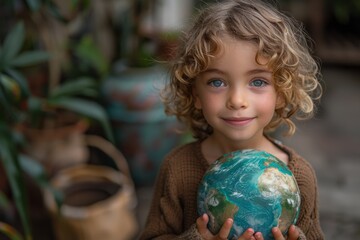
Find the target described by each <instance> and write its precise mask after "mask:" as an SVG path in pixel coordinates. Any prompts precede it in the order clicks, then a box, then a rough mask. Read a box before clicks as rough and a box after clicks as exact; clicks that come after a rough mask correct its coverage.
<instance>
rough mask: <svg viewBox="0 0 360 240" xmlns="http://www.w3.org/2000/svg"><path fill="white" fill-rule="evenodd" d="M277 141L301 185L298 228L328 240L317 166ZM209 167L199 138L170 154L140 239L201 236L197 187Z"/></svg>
mask: <svg viewBox="0 0 360 240" xmlns="http://www.w3.org/2000/svg"><path fill="white" fill-rule="evenodd" d="M275 144H277V145H278V146H279V147H280V148H281V149H282V150H283V151H285V152H287V153H288V154H289V164H288V167H289V168H290V170H291V171H292V172H293V174H294V176H295V178H296V180H297V183H298V185H299V188H300V192H301V209H300V215H299V218H298V221H297V224H296V225H297V227H298V228H300V229H301V232H302V233H303V234H304V235H305V236H306V239H308V240H315V239H316V240H322V239H324V235H323V233H322V230H321V228H320V223H319V213H318V199H317V195H318V193H317V182H316V176H315V173H314V170H313V168H312V167H311V166H310V164H309V163H308V162H307V161H306V160H304V159H303V158H302V157H300V156H299V155H297V154H296V153H295V152H294V151H293V150H292V149H290V148H288V147H285V146H284V145H281V144H279V143H278V142H276V143H275ZM208 167H209V164H208V162H207V161H206V159H205V158H204V156H203V154H202V152H201V142H199V141H197V142H193V143H190V144H187V145H184V146H181V147H179V148H176V149H174V150H173V151H172V152H170V153H169V154H168V156H167V157H166V158H165V159H164V162H163V164H162V166H161V169H160V171H159V174H158V177H157V181H156V185H155V191H154V196H153V200H152V204H151V208H150V212H149V215H148V218H147V221H146V225H145V229H144V230H143V232H142V234H141V236H140V240H145V239H201V237H200V235H199V233H198V232H197V230H196V225H195V223H196V219H197V218H198V214H197V189H198V186H199V183H200V181H201V179H202V177H203V175H204V173H205V171H206V169H207V168H208ZM301 239H305V237H302V238H301Z"/></svg>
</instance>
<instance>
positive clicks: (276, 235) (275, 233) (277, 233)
mask: <svg viewBox="0 0 360 240" xmlns="http://www.w3.org/2000/svg"><path fill="white" fill-rule="evenodd" d="M272 234H273V236H274V238H275V240H285V238H284V236H283V235H282V232H281V231H280V229H279V228H278V227H274V228H273V229H272Z"/></svg>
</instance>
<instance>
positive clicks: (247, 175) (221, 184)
mask: <svg viewBox="0 0 360 240" xmlns="http://www.w3.org/2000/svg"><path fill="white" fill-rule="evenodd" d="M299 210H300V192H299V188H298V186H297V183H296V180H295V178H294V176H293V174H292V172H291V171H290V170H289V169H288V167H287V166H286V165H285V164H284V163H283V162H282V161H281V160H279V159H277V158H276V157H275V156H273V155H271V154H269V153H267V152H264V151H257V150H241V151H235V152H231V153H227V154H224V155H223V156H222V157H220V158H219V159H218V160H217V161H215V162H214V163H213V164H212V165H211V166H210V168H209V169H208V170H207V172H206V173H205V175H204V177H203V180H202V181H201V183H200V186H199V189H198V213H199V215H202V214H203V213H207V214H208V215H209V224H208V228H209V230H210V231H211V232H212V233H213V234H216V233H218V232H219V230H220V228H221V226H222V225H223V223H224V222H225V220H226V219H227V218H232V219H233V220H234V224H233V227H232V229H231V232H230V235H229V239H237V238H238V237H239V236H240V235H241V234H242V233H243V232H244V231H245V230H246V229H247V228H249V227H251V228H253V229H254V230H255V231H256V232H261V233H262V234H263V236H264V239H266V240H270V239H274V238H273V236H272V233H271V229H272V228H273V227H275V226H278V227H279V228H280V230H281V231H282V232H283V234H284V235H285V234H286V233H287V230H288V228H289V227H290V225H291V224H294V223H295V222H296V220H297V217H298V214H299Z"/></svg>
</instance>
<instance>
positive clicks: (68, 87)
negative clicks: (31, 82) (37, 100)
mask: <svg viewBox="0 0 360 240" xmlns="http://www.w3.org/2000/svg"><path fill="white" fill-rule="evenodd" d="M97 87H98V85H97V83H96V81H95V80H94V79H91V78H86V77H84V78H78V79H73V80H68V81H67V82H65V83H63V84H62V85H59V86H57V87H56V88H55V89H54V90H53V91H52V92H51V93H50V97H51V98H57V97H62V96H76V95H78V96H87V97H97V96H98V95H99V91H98V90H97Z"/></svg>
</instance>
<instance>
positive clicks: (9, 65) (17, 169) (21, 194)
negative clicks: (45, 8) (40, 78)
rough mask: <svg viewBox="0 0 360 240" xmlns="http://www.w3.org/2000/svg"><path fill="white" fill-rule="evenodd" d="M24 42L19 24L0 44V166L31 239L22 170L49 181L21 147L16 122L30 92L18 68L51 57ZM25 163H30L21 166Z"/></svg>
mask: <svg viewBox="0 0 360 240" xmlns="http://www.w3.org/2000/svg"><path fill="white" fill-rule="evenodd" d="M22 43H23V25H22V24H18V25H16V27H14V29H13V30H12V31H11V32H10V33H9V34H8V35H7V37H6V38H5V40H4V43H3V44H2V45H0V108H1V112H0V113H1V114H0V160H1V168H2V169H3V171H4V172H5V173H6V178H2V180H3V181H6V182H4V184H3V187H4V186H6V185H7V184H8V185H9V186H10V188H11V192H12V196H13V198H14V202H15V205H16V208H17V211H18V214H19V216H20V220H21V223H22V227H23V232H24V236H25V237H24V238H25V239H31V231H30V224H29V217H28V211H27V202H26V201H27V197H26V194H25V190H24V182H23V170H27V171H28V173H30V174H31V175H33V176H34V177H35V178H36V179H38V180H39V182H40V183H41V184H42V185H43V186H46V185H47V182H46V179H45V175H44V172H43V171H42V168H41V166H39V165H37V164H36V163H35V162H31V160H29V159H28V158H25V157H22V155H21V154H20V152H19V150H18V149H19V148H20V146H21V145H22V141H21V140H22V138H21V133H20V132H19V131H18V130H17V128H16V126H17V124H18V123H20V122H22V121H23V119H24V117H25V115H26V110H24V107H23V106H24V103H25V102H26V101H27V99H28V98H29V96H30V92H29V89H28V86H27V82H26V80H25V78H24V76H23V75H22V74H21V73H20V72H18V71H17V70H16V68H17V67H20V66H24V65H29V64H36V63H39V62H41V61H44V60H46V59H47V58H48V54H47V53H45V52H43V51H28V52H20V50H21V47H22ZM24 165H27V166H29V167H28V168H22V166H24ZM34 170H35V171H34ZM3 190H4V189H0V192H1V193H3V192H2V191H3ZM1 196H2V199H3V201H1V202H2V203H7V201H5V200H4V199H6V198H5V194H1ZM4 226H5V225H2V231H4V232H5V233H6V230H9V229H10V228H9V227H4ZM11 232H13V231H10V233H11Z"/></svg>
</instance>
